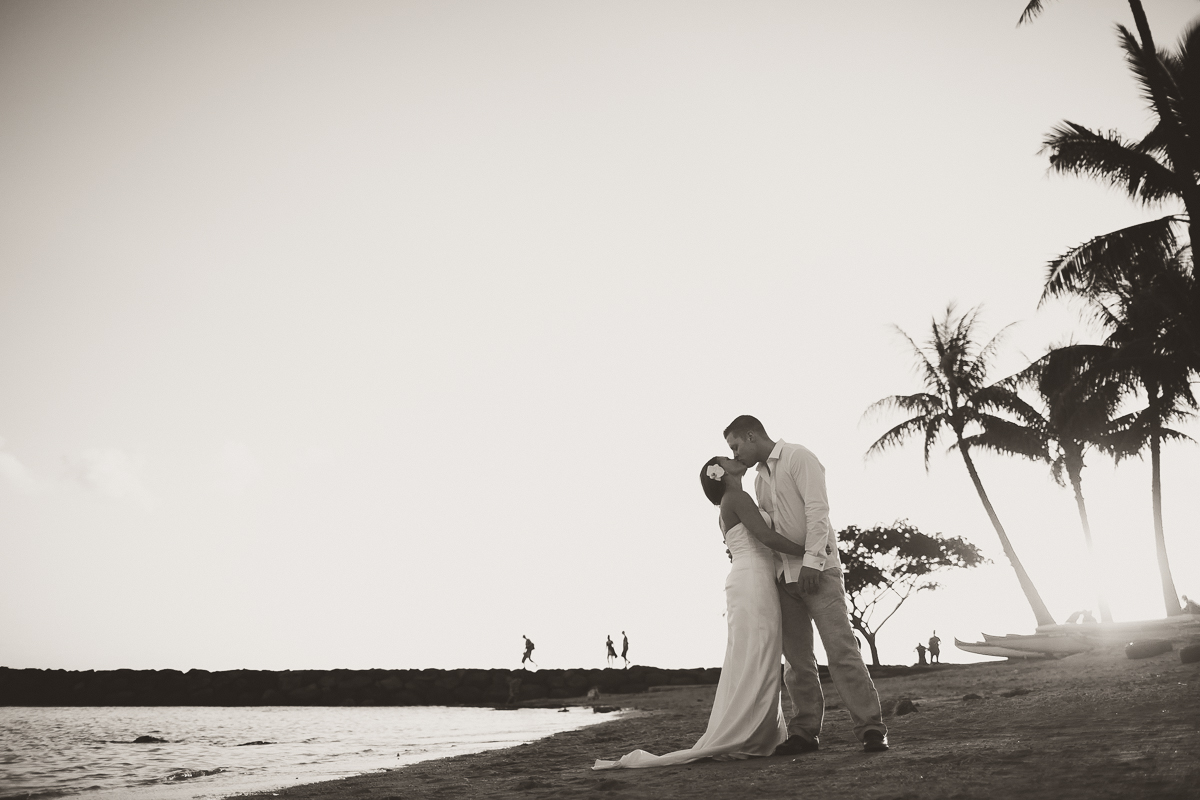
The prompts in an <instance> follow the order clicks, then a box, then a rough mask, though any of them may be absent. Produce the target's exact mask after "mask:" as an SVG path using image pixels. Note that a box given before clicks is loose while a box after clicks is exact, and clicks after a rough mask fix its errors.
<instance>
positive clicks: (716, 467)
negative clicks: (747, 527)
mask: <svg viewBox="0 0 1200 800" xmlns="http://www.w3.org/2000/svg"><path fill="white" fill-rule="evenodd" d="M705 474H706V475H708V477H710V478H712V479H713V480H714V481H719V480H721V478H724V477H725V468H724V467H722V466H721V465H720V464H710V465H709V467H708V472H706V473H705Z"/></svg>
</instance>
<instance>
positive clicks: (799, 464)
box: [787, 451, 834, 571]
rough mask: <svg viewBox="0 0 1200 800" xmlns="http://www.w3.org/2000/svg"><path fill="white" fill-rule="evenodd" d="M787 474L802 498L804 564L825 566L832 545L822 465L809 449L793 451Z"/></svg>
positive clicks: (818, 567) (823, 568)
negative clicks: (804, 527) (804, 531)
mask: <svg viewBox="0 0 1200 800" xmlns="http://www.w3.org/2000/svg"><path fill="white" fill-rule="evenodd" d="M787 471H788V474H789V475H790V476H791V477H792V480H793V481H795V483H796V490H797V491H798V492H799V493H800V499H801V500H803V501H804V518H805V522H806V523H807V525H808V534H807V536H806V537H805V539H804V562H803V563H804V566H806V567H812V568H813V569H816V570H821V571H824V570H825V562H826V559H827V558H828V557H829V554H830V553H831V552H832V548H833V547H834V544H833V541H832V540H831V531H830V530H829V495H828V494H827V492H826V491H825V468H824V467H822V466H821V462H819V461H817V459H816V457H815V456H813V455H812V454H810V453H805V452H802V451H793V452H792V453H791V458H790V459H789V461H788V468H787Z"/></svg>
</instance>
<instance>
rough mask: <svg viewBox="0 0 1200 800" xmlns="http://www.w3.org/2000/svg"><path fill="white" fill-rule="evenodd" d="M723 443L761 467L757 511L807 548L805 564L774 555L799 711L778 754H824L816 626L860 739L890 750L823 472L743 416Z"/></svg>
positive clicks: (790, 685)
mask: <svg viewBox="0 0 1200 800" xmlns="http://www.w3.org/2000/svg"><path fill="white" fill-rule="evenodd" d="M725 443H726V444H728V445H729V449H730V450H732V451H733V457H734V458H735V459H736V460H737V461H740V462H741V463H743V464H745V465H746V466H747V467H753V466H755V465H758V476H757V477H756V478H755V479H754V493H755V494H756V495H757V496H758V505H759V507H761V508H762V510H763V511H766V512H767V513H768V514H770V515H771V519H772V520H773V521H774V523H775V530H776V531H777V532H779V533H780V534H782V535H784V536H786V537H787V538H789V539H791V540H792V541H794V542H796V543H797V544H799V545H802V546H803V547H804V550H805V554H804V557H803V558H798V557H796V556H787V555H783V554H782V553H776V554H775V567H776V577H777V587H778V589H779V608H780V611H781V612H782V614H783V655H784V657H785V658H786V659H787V667H786V668H785V669H784V672H783V682H784V685H786V686H787V690H788V697H790V698H791V700H792V712H793V716H792V718H791V719H790V720H788V738H787V741H786V742H784V743H783V744H781V745H779V747H778V748H776V750H775V754H776V755H797V754H800V753H811V752H813V751H814V750H816V749H818V742H819V737H820V735H821V723H822V722H823V721H824V716H825V695H824V694H823V693H822V692H821V681H820V677H819V676H818V674H817V658H816V656H815V655H813V624H814V623H815V624H816V626H817V632H818V633H820V634H821V644H823V645H824V646H825V654H826V655H827V656H828V658H829V675H830V677H832V678H833V685H834V686H836V687H837V690H838V694H839V695H841V698H842V705H843V706H845V707H846V710H847V711H849V712H850V718H851V719H852V720H853V721H854V735H855V736H857V737H858V740H859V741H860V742H862V744H863V750H865V751H866V752H868V753H878V752H882V751H884V750H887V749H888V745H887V726H886V725H884V724H883V713H882V711H881V710H880V707H879V695H878V694H877V693H876V692H875V684H874V683H872V682H871V675H870V673H869V672H867V666H866V664H864V663H863V660H862V653H861V652H860V651H859V649H858V642H857V641H856V640H855V638H854V631H853V630H851V628H850V614H849V612H848V610H847V607H846V587H845V584H844V583H843V582H842V564H841V559H840V558H839V555H838V549H837V535H836V533H835V532H834V530H833V527H832V526H831V525H830V524H829V500H828V498H827V496H826V493H825V468H824V467H823V466H821V462H820V461H817V457H816V456H815V455H813V453H812V451H811V450H809V449H808V448H806V447H801V446H800V445H798V444H788V443H787V442H784V441H783V440H782V439H781V440H779V441H773V440H772V439H771V437H769V436H768V435H767V431H766V429H765V428H764V427H763V424H762V423H761V422H759V421H758V420H757V419H755V418H754V417H750V416H744V415H743V416H740V417H738V418H737V419H735V420H734V421H733V422H731V423H729V427H728V428H726V429H725Z"/></svg>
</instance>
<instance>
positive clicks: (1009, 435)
mask: <svg viewBox="0 0 1200 800" xmlns="http://www.w3.org/2000/svg"><path fill="white" fill-rule="evenodd" d="M980 422H981V423H982V425H983V430H982V431H980V432H979V433H976V434H972V435H971V436H967V437H964V439H963V443H964V444H965V445H967V446H968V447H970V448H979V449H982V450H987V451H989V452H992V453H998V454H1000V455H1015V456H1021V457H1022V458H1028V459H1030V460H1031V461H1044V462H1046V463H1050V462H1051V461H1052V460H1053V459H1051V457H1050V449H1049V445H1048V444H1047V441H1046V436H1045V434H1044V433H1043V432H1042V431H1039V430H1037V429H1036V428H1031V427H1026V426H1024V425H1018V424H1016V423H1014V422H1010V421H1009V420H1006V419H1001V418H1000V417H992V416H988V415H983V416H982V418H981V420H980ZM956 444H957V443H956ZM951 449H954V448H953V447H952V448H951Z"/></svg>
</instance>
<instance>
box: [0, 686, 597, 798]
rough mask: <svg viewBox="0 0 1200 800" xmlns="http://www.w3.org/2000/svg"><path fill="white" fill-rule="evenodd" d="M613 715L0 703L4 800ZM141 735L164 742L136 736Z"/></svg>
mask: <svg viewBox="0 0 1200 800" xmlns="http://www.w3.org/2000/svg"><path fill="white" fill-rule="evenodd" d="M606 719H611V716H610V715H607V714H593V713H592V711H591V709H587V708H582V709H580V708H572V709H570V710H569V711H567V712H560V711H558V710H556V709H540V708H522V709H517V710H511V711H499V710H495V709H489V708H462V707H455V708H447V707H439V706H381V707H346V708H341V707H314V706H303V707H299V706H275V707H269V706H268V707H261V706H260V707H238V708H228V707H198V706H194V707H189V706H183V707H180V706H164V707H147V706H137V707H119V706H118V707H113V706H105V707H95V708H26V707H2V708H0V800H13V799H14V798H52V797H64V796H70V797H78V798H80V800H126V799H128V800H202V799H203V800H209V799H210V798H221V797H226V796H228V795H231V794H236V793H238V792H249V791H266V790H270V789H277V788H281V787H284V786H292V785H295V784H298V783H311V782H313V781H320V780H328V779H332V778H341V777H346V776H349V775H358V774H361V773H364V772H372V771H375V770H380V769H387V768H389V767H397V766H402V765H404V764H412V763H415V762H417V761H424V760H427V759H431V758H442V757H445V756H452V755H459V754H462V753H472V752H478V751H481V750H492V749H496V748H500V747H511V746H514V745H518V744H521V743H522V742H530V741H533V740H535V739H539V738H542V737H543V736H548V735H550V734H552V733H558V732H559V731H566V730H573V729H575V728H582V727H584V726H586V725H590V724H593V723H596V722H603V721H604V720H606ZM139 736H153V737H156V738H159V739H165V740H166V742H164V743H162V744H134V743H133V740H134V739H136V738H137V737H139ZM252 742H268V743H269V744H250V743H252Z"/></svg>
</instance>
